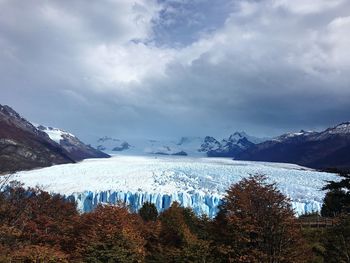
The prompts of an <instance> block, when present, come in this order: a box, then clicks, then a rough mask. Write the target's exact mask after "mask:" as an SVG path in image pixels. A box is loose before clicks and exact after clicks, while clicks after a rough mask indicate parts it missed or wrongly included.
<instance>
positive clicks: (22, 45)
mask: <svg viewBox="0 0 350 263" xmlns="http://www.w3.org/2000/svg"><path fill="white" fill-rule="evenodd" d="M0 81H1V85H0V92H1V97H0V98H1V99H0V104H8V105H10V106H12V107H13V108H14V109H15V110H17V111H18V112H19V113H21V114H22V115H23V116H24V117H26V118H27V119H29V120H31V121H34V122H37V123H42V124H47V125H51V126H55V127H60V128H63V129H66V130H69V131H72V132H73V133H76V134H77V135H78V136H79V137H81V138H83V139H85V140H91V138H92V137H94V136H103V135H112V136H115V137H119V138H129V137H147V138H167V137H169V138H172V137H179V136H182V135H207V134H210V135H215V136H218V137H220V136H225V135H228V134H230V133H232V132H233V131H236V130H245V131H246V132H248V133H250V134H252V135H257V136H272V135H277V134H279V133H282V132H286V131H297V130H300V129H302V128H304V129H322V128H324V127H328V126H331V125H334V124H336V123H339V122H343V121H348V120H350V1H349V0H255V1H254V0H232V1H230V0H215V1H213V0H192V1H191V0H172V1H167V0H158V1H155V0H154V1H153V0H134V1H133V0H99V1H87V0H57V1H46V0H45V1H44V0H26V1H23V0H0Z"/></svg>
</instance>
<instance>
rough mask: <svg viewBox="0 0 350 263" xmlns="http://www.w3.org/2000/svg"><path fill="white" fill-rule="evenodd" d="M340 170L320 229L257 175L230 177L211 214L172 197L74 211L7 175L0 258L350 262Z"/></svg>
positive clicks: (0, 212) (349, 225) (0, 202)
mask: <svg viewBox="0 0 350 263" xmlns="http://www.w3.org/2000/svg"><path fill="white" fill-rule="evenodd" d="M344 178H345V179H344V180H348V181H346V182H345V183H344V182H343V183H337V184H335V183H332V182H330V183H329V184H328V186H327V189H328V190H329V193H328V194H327V197H326V203H327V202H328V203H327V204H326V205H324V207H323V209H322V213H324V214H325V215H326V216H332V217H334V218H337V220H338V221H337V224H336V225H335V226H334V227H332V228H326V229H311V228H310V229H309V228H302V227H301V226H300V224H298V219H297V218H296V217H295V216H294V212H293V210H292V208H291V204H290V200H288V198H286V197H285V196H284V195H283V194H282V193H281V192H279V191H278V190H277V189H276V186H275V185H274V184H268V183H267V182H266V180H265V178H264V177H263V176H252V177H250V178H247V179H242V180H241V181H240V182H238V183H237V184H234V185H232V186H231V187H230V188H229V189H228V190H227V194H226V197H225V198H224V200H223V202H222V205H221V206H220V207H219V212H218V214H217V216H216V218H214V219H209V218H207V217H205V216H202V217H198V216H196V215H195V214H194V213H193V211H192V210H191V209H189V208H182V207H180V206H179V204H177V203H173V204H172V206H171V207H170V208H169V209H167V210H166V211H164V212H162V213H160V214H158V212H157V210H156V208H155V206H154V205H153V204H151V203H145V204H144V205H143V207H142V208H141V209H140V211H139V212H138V213H132V212H130V211H129V209H128V207H125V206H124V205H123V204H120V205H118V206H109V205H104V206H102V205H101V206H98V207H97V208H96V209H95V210H94V211H92V212H90V213H85V214H79V213H78V212H77V209H76V205H75V203H74V202H72V201H69V200H67V199H65V198H63V197H62V196H60V195H50V194H48V193H47V192H45V191H42V190H40V189H24V188H23V187H22V186H21V185H19V184H18V183H12V184H10V186H6V187H4V189H2V191H1V193H0V262H103V263H104V262H203V263H205V262H206V263H207V262H271V263H272V262H273V263H279V262H280V263H282V262H283V263H284V262H285V263H287V262H350V257H349V253H350V242H349V241H350V219H349V217H348V216H347V213H348V208H349V204H350V202H349V198H348V192H347V191H346V187H344V185H345V186H349V184H348V183H349V177H344ZM348 189H350V188H348ZM343 195H345V196H346V197H344V196H343ZM339 198H340V199H341V200H342V203H341V206H342V207H339V205H338V204H339V202H338V200H339ZM334 202H336V204H335V203H334Z"/></svg>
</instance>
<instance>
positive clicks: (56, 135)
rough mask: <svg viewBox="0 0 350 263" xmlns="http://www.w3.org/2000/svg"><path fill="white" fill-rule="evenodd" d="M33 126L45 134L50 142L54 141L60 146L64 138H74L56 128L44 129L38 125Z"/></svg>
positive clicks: (44, 127)
mask: <svg viewBox="0 0 350 263" xmlns="http://www.w3.org/2000/svg"><path fill="white" fill-rule="evenodd" d="M34 126H35V127H36V128H37V129H39V130H41V131H43V132H45V133H46V134H47V135H49V137H50V139H51V140H53V141H55V142H56V143H58V144H60V141H61V140H64V138H65V137H66V136H71V137H75V136H74V135H73V134H71V133H69V132H66V131H64V130H61V129H58V128H53V127H46V126H44V125H39V124H34Z"/></svg>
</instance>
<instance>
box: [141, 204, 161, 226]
mask: <svg viewBox="0 0 350 263" xmlns="http://www.w3.org/2000/svg"><path fill="white" fill-rule="evenodd" d="M139 215H140V216H141V218H142V219H143V220H144V221H146V222H148V221H156V220H157V217H158V211H157V208H156V206H155V205H154V204H153V203H151V202H145V203H143V205H142V207H141V208H140V210H139Z"/></svg>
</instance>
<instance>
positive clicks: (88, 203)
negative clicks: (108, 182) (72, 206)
mask: <svg viewBox="0 0 350 263" xmlns="http://www.w3.org/2000/svg"><path fill="white" fill-rule="evenodd" d="M68 198H70V199H72V200H74V201H76V203H77V207H78V209H79V211H81V212H90V211H91V210H93V209H94V208H95V207H96V206H97V205H98V204H118V203H122V204H126V205H127V206H129V207H130V209H131V210H132V211H138V210H139V209H140V208H141V207H142V205H143V203H145V202H151V203H153V204H154V205H155V206H156V207H157V210H158V212H162V211H164V210H166V209H167V208H169V207H170V206H171V204H172V203H173V202H178V203H179V204H180V205H181V206H182V207H189V208H192V209H193V211H194V212H195V213H196V214H197V215H203V214H204V215H207V216H208V217H210V218H212V217H214V216H215V215H216V213H217V212H218V206H219V204H220V203H221V198H220V196H219V195H207V194H203V193H200V192H197V193H192V194H188V193H184V192H179V193H172V194H160V193H147V192H136V193H132V192H129V191H128V192H123V191H102V192H91V191H85V192H82V193H74V194H72V195H71V196H69V197H68Z"/></svg>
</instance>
